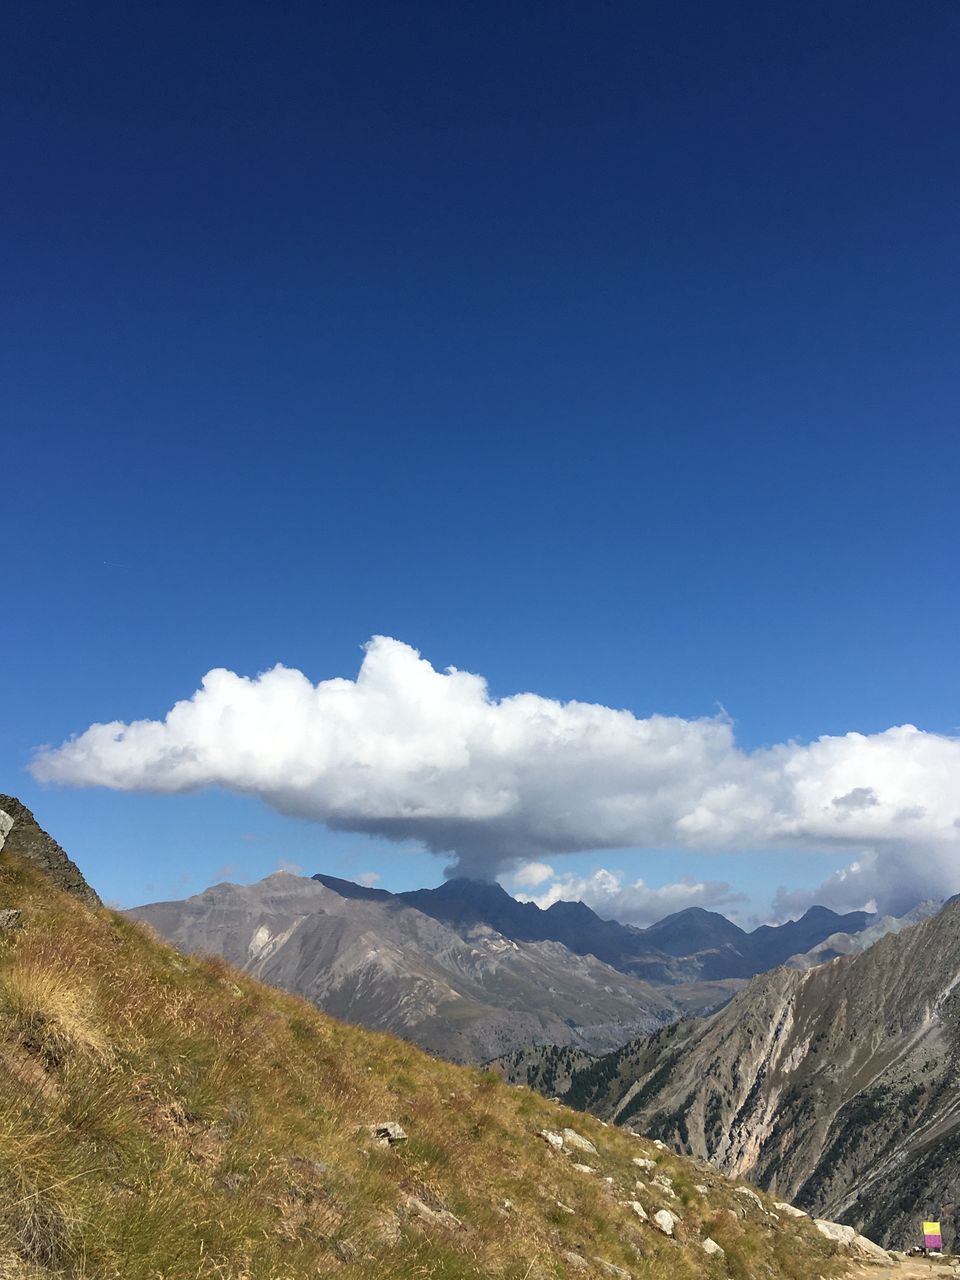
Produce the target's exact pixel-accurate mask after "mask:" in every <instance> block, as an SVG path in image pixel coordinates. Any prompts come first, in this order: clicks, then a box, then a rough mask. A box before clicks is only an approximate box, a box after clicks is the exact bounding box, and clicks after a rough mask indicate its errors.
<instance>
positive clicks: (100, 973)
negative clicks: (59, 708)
mask: <svg viewBox="0 0 960 1280" xmlns="http://www.w3.org/2000/svg"><path fill="white" fill-rule="evenodd" d="M3 908H18V909H19V910H20V911H21V912H22V928H20V929H17V930H13V931H11V930H6V931H3V932H0V1277H4V1280H10V1278H12V1277H18V1278H19V1277H27V1276H30V1277H40V1276H49V1275H58V1276H64V1277H89V1278H90V1280H109V1278H112V1277H117V1278H121V1277H122V1280H141V1278H142V1280H188V1278H190V1280H197V1278H199V1277H204V1278H206V1277H222V1278H224V1280H227V1278H229V1280H267V1278H271V1280H294V1277H296V1278H297V1280H300V1278H301V1277H309V1276H337V1277H340V1278H342V1280H378V1278H381V1277H382V1278H384V1280H386V1278H387V1277H391V1278H393V1277H396V1278H398V1280H401V1278H403V1280H426V1278H428V1277H435V1278H437V1280H461V1278H466V1277H471V1278H479V1277H484V1278H487V1277H489V1278H491V1280H493V1278H502V1280H554V1278H556V1280H559V1278H560V1277H562V1276H572V1275H582V1276H585V1277H589V1276H597V1277H601V1276H621V1277H622V1276H624V1275H630V1276H634V1277H637V1278H638V1280H639V1278H641V1277H649V1278H651V1280H653V1278H655V1277H663V1278H664V1280H666V1278H667V1277H670V1278H671V1280H683V1278H684V1277H693V1276H715V1277H718V1278H719V1277H722V1276H733V1277H740V1278H742V1280H747V1278H748V1277H761V1276H762V1277H770V1278H774V1277H790V1278H792V1280H813V1278H814V1277H819V1276H830V1275H834V1274H839V1272H840V1271H841V1270H842V1266H841V1264H840V1262H839V1260H838V1259H836V1258H835V1257H833V1255H832V1249H833V1248H834V1246H832V1245H831V1244H829V1243H828V1242H827V1241H826V1240H824V1239H823V1238H822V1237H821V1236H819V1235H818V1233H817V1232H816V1231H815V1230H814V1228H813V1227H812V1226H811V1224H810V1223H809V1222H808V1221H806V1220H803V1219H799V1220H795V1219H792V1218H789V1217H783V1216H781V1217H780V1218H775V1217H773V1216H770V1215H769V1214H768V1213H767V1212H766V1211H765V1208H761V1207H760V1205H759V1203H755V1202H754V1201H753V1200H751V1199H750V1198H749V1197H747V1196H744V1195H740V1194H738V1193H737V1190H736V1187H735V1185H734V1184H733V1183H730V1182H727V1181H725V1180H724V1179H723V1178H721V1177H720V1176H719V1175H717V1174H716V1173H715V1172H713V1171H710V1170H708V1169H706V1168H704V1167H701V1166H698V1165H694V1164H693V1163H692V1162H689V1161H684V1160H682V1159H680V1158H678V1157H674V1156H670V1155H667V1154H666V1153H665V1152H661V1151H660V1150H659V1149H657V1148H656V1147H655V1146H654V1145H653V1144H652V1143H646V1142H644V1141H642V1140H639V1139H637V1138H635V1137H632V1136H630V1135H628V1134H626V1133H622V1132H620V1131H618V1130H615V1129H607V1128H605V1127H604V1126H602V1125H601V1124H600V1123H599V1122H598V1121H595V1120H593V1119H590V1118H588V1117H585V1116H582V1115H579V1114H576V1113H574V1112H572V1111H568V1110H566V1109H565V1108H562V1107H558V1106H556V1105H554V1104H551V1103H549V1102H548V1101H546V1100H545V1099H543V1098H541V1097H539V1096H536V1095H534V1094H533V1093H531V1092H529V1091H528V1090H526V1089H512V1088H510V1087H508V1086H505V1085H503V1084H502V1083H500V1082H499V1081H498V1080H497V1079H496V1078H495V1077H494V1076H492V1075H490V1074H485V1073H482V1072H480V1071H477V1070H472V1069H468V1068H461V1067H455V1066H451V1065H448V1064H445V1063H441V1062H437V1061H434V1060H433V1059H430V1058H428V1057H427V1056H425V1055H424V1054H423V1053H421V1052H419V1051H418V1050H415V1049H413V1048H412V1047H410V1046H408V1045H407V1044H405V1043H403V1042H401V1041H399V1040H396V1039H393V1038H391V1037H389V1036H385V1035H377V1034H372V1033H369V1032H365V1031H360V1030H357V1029H356V1028H351V1027H348V1026H345V1025H342V1024H340V1023H338V1022H336V1021H334V1020H333V1019H331V1018H329V1017H326V1016H324V1015H322V1014H320V1013H318V1012H317V1011H316V1010H314V1009H313V1008H312V1007H311V1006H309V1005H307V1004H306V1003H304V1002H302V1001H300V1000H298V999H296V998H294V997H291V996H288V995H284V994H281V993H279V992H278V991H275V990H273V989H272V988H268V987H265V986H262V985H260V984H258V983H257V982H254V981H252V980H249V979H247V978H245V977H242V976H241V975H239V974H238V973H236V972H235V971H232V970H230V969H229V968H228V967H227V966H226V965H225V964H224V963H223V962H221V961H197V960H190V959H187V958H185V957H183V956H181V955H179V954H178V953H177V952H175V951H174V950H172V949H171V948H170V947H168V946H165V945H163V944H161V943H159V942H157V941H156V940H155V939H154V938H153V937H152V936H151V935H150V934H149V933H148V932H147V931H146V930H145V929H144V927H143V926H141V925H138V924H135V923H133V922H131V921H129V920H126V919H124V918H122V917H121V916H119V915H117V914H115V913H112V912H110V911H107V910H104V909H99V910H98V909H93V908H90V907H88V906H85V905H84V904H83V903H81V902H79V901H77V900H76V899H74V898H70V897H68V896H66V895H65V894H62V893H60V892H59V891H57V890H55V889H54V888H53V887H52V885H51V884H50V882H49V881H48V880H46V879H45V878H44V877H43V876H42V874H41V873H39V872H38V871H36V870H35V869H34V868H32V867H31V866H29V865H28V864H26V863H23V862H17V861H14V860H11V859H9V858H6V857H0V909H3ZM387 1120H390V1121H396V1122H397V1123H398V1124H400V1125H401V1126H402V1127H403V1129H404V1130H405V1131H406V1133H407V1134H408V1135H409V1136H408V1139H407V1141H405V1142H402V1143H399V1144H398V1145H395V1146H380V1145H378V1144H377V1142H376V1141H375V1139H374V1138H373V1137H372V1136H371V1135H370V1134H369V1132H368V1131H367V1130H365V1129H364V1128H363V1127H362V1126H365V1125H370V1124H377V1123H379V1122H381V1121H387ZM564 1125H571V1126H574V1127H575V1128H576V1129H577V1130H578V1131H579V1132H580V1133H581V1134H583V1135H584V1136H585V1137H586V1138H588V1139H589V1140H591V1141H592V1142H593V1143H594V1144H595V1145H596V1147H597V1153H596V1154H592V1153H589V1152H587V1153H584V1152H583V1151H582V1150H574V1151H569V1150H567V1151H554V1150H553V1149H552V1148H551V1147H550V1145H549V1144H548V1143H547V1142H546V1141H544V1140H543V1139H542V1138H540V1137H538V1136H537V1134H538V1131H539V1130H541V1129H550V1130H557V1129H562V1128H563V1126H564ZM568 1145H569V1144H568ZM634 1159H650V1160H653V1161H655V1162H656V1168H655V1169H651V1170H641V1169H639V1168H638V1167H637V1165H636V1164H634V1163H633V1160H634ZM575 1163H581V1164H584V1165H588V1166H590V1167H591V1168H592V1169H593V1170H594V1172H584V1171H582V1170H578V1169H577V1168H576V1167H575ZM664 1175H666V1176H667V1177H669V1178H670V1179H672V1180H673V1187H672V1191H673V1194H672V1195H671V1194H670V1191H669V1190H668V1189H667V1188H666V1187H665V1186H657V1185H654V1178H656V1177H663V1176H664ZM637 1177H640V1178H642V1179H643V1181H644V1182H645V1183H646V1186H645V1187H644V1188H642V1189H638V1188H637V1186H636V1179H637ZM697 1184H700V1186H701V1187H704V1188H705V1191H702V1190H697ZM629 1200H634V1201H636V1202H637V1203H639V1204H641V1205H642V1206H643V1208H644V1209H645V1211H646V1212H647V1214H648V1215H649V1216H650V1217H652V1216H653V1214H654V1213H655V1212H656V1211H657V1210H658V1209H660V1208H667V1209H670V1210H672V1211H673V1212H674V1213H676V1214H677V1215H679V1216H680V1218H681V1219H682V1221H680V1222H679V1223H678V1225H677V1226H676V1229H675V1239H669V1238H667V1237H666V1236H665V1235H663V1234H661V1232H660V1231H659V1230H657V1229H656V1227H655V1226H653V1225H652V1223H650V1222H643V1221H641V1219H640V1217H639V1216H638V1214H637V1212H636V1210H635V1209H634V1208H632V1207H631V1206H630V1205H628V1204H624V1203H623V1202H624V1201H629ZM764 1206H768V1202H766V1201H764ZM707 1236H709V1237H711V1238H712V1239H713V1240H715V1241H716V1242H717V1243H718V1244H719V1245H720V1246H721V1247H722V1248H723V1250H725V1253H724V1254H722V1255H720V1254H715V1255H713V1256H708V1255H707V1254H706V1253H705V1252H704V1250H703V1244H702V1242H703V1238H704V1237H707ZM579 1259H582V1260H583V1261H582V1262H581V1261H579ZM616 1268H621V1269H622V1270H619V1271H618V1270H616Z"/></svg>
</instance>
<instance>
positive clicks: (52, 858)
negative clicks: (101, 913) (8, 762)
mask: <svg viewBox="0 0 960 1280" xmlns="http://www.w3.org/2000/svg"><path fill="white" fill-rule="evenodd" d="M0 851H2V852H3V853H8V854H13V855H14V856H15V857H18V858H26V859H28V861H30V862H33V863H36V865H37V866H38V867H39V868H40V870H41V871H44V872H45V873H46V874H47V875H48V876H49V877H50V879H51V880H52V881H53V882H54V884H56V885H57V887H58V888H60V889H64V890H66V892H67V893H72V894H74V895H75V896H76V897H78V898H81V899H82V900H83V901H84V902H86V903H87V904H88V905H89V906H91V907H99V906H101V905H102V903H101V902H100V899H99V898H98V897H97V895H96V894H95V893H94V891H93V890H92V889H91V888H90V886H89V885H88V884H87V882H86V880H84V878H83V875H82V874H81V872H80V868H79V867H78V866H77V865H76V863H75V862H72V861H71V860H70V859H69V858H68V857H67V855H66V853H65V852H64V850H63V849H61V847H60V845H58V844H57V842H56V840H54V838H53V836H51V835H48V834H47V832H46V831H44V830H43V828H42V827H41V826H40V825H39V824H38V822H37V820H36V818H35V817H34V816H33V814H32V813H31V812H30V810H29V809H28V808H27V806H26V805H25V804H22V803H21V802H20V801H19V800H18V799H17V798H16V796H5V795H0Z"/></svg>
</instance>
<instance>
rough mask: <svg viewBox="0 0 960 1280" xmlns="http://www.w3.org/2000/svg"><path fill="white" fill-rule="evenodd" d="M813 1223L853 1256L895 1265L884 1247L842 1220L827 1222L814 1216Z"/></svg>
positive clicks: (883, 1265)
mask: <svg viewBox="0 0 960 1280" xmlns="http://www.w3.org/2000/svg"><path fill="white" fill-rule="evenodd" d="M813 1224H814V1226H815V1227H816V1228H817V1230H818V1231H819V1232H820V1234H821V1235H822V1236H826V1237H827V1239H828V1240H832V1241H833V1242H834V1244H838V1245H839V1246H840V1248H841V1249H846V1250H847V1252H848V1253H852V1254H853V1255H854V1256H855V1257H857V1258H864V1259H866V1260H867V1261H869V1262H875V1263H878V1264H879V1265H880V1266H882V1267H893V1266H896V1263H895V1262H894V1261H893V1259H892V1258H891V1257H890V1255H889V1253H887V1251H886V1249H881V1248H880V1246H879V1245H878V1244H874V1242H873V1241H872V1240H868V1239H867V1237H866V1236H862V1235H860V1234H859V1232H857V1231H856V1230H854V1228H853V1227H848V1226H846V1225H845V1224H844V1223H842V1222H828V1221H827V1220H826V1219H825V1218H814V1220H813Z"/></svg>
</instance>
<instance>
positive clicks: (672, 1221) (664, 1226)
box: [653, 1209, 681, 1236]
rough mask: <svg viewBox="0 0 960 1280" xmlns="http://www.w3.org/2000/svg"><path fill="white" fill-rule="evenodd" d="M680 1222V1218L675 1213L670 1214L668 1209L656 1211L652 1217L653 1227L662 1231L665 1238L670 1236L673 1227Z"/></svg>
mask: <svg viewBox="0 0 960 1280" xmlns="http://www.w3.org/2000/svg"><path fill="white" fill-rule="evenodd" d="M680 1221H681V1219H680V1217H679V1216H678V1215H677V1214H675V1213H671V1212H670V1210H669V1209H658V1210H657V1212H656V1213H655V1214H654V1215H653V1225H654V1226H655V1227H657V1228H658V1229H659V1230H660V1231H662V1232H663V1234H664V1235H665V1236H672V1235H673V1229H674V1227H675V1226H676V1225H677V1223H678V1222H680Z"/></svg>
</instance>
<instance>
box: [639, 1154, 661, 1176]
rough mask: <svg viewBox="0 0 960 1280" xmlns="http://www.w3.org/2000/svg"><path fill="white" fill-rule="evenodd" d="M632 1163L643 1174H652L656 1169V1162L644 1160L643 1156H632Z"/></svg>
mask: <svg viewBox="0 0 960 1280" xmlns="http://www.w3.org/2000/svg"><path fill="white" fill-rule="evenodd" d="M633 1163H634V1164H635V1165H636V1166H637V1168H638V1169H642V1170H643V1171H644V1173H653V1171H654V1170H655V1169H656V1167H657V1165H656V1162H655V1161H653V1160H645V1159H644V1157H643V1156H634V1157H633Z"/></svg>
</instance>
